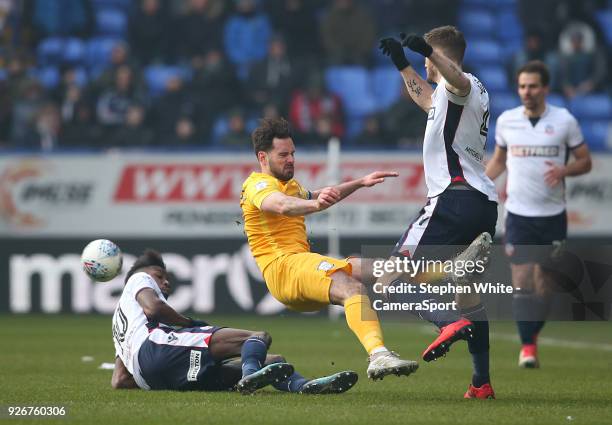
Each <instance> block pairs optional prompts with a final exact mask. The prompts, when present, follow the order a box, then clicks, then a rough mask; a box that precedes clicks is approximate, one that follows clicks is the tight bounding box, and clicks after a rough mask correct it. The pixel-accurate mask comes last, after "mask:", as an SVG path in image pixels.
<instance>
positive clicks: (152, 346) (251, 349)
mask: <svg viewBox="0 0 612 425" xmlns="http://www.w3.org/2000/svg"><path fill="white" fill-rule="evenodd" d="M170 288H171V287H170V282H169V281H168V274H167V272H166V266H165V264H164V261H163V259H162V257H161V255H160V254H159V253H157V252H155V251H152V250H147V251H145V253H144V254H143V255H142V256H141V257H139V258H138V259H137V260H136V262H135V263H134V265H133V266H132V268H131V269H130V271H129V272H128V273H127V276H126V284H125V288H124V290H123V293H122V294H121V298H120V299H119V303H118V305H117V308H116V310H115V314H114V316H113V340H114V343H115V351H116V358H115V369H114V371H113V377H112V380H111V385H112V387H113V388H116V389H121V388H138V387H139V388H142V389H145V390H179V391H185V390H201V391H220V390H231V389H234V388H235V389H237V390H238V391H240V392H241V393H243V394H250V393H252V392H254V391H256V390H258V389H260V388H263V387H265V386H267V385H270V384H272V385H274V387H275V388H277V389H278V390H280V391H288V392H298V393H304V394H337V393H341V392H345V391H347V390H349V389H350V388H351V387H352V386H353V385H354V384H355V382H357V374H356V373H354V372H351V371H344V372H340V373H336V374H333V375H330V376H325V377H322V378H317V379H312V380H307V379H305V378H304V377H302V376H301V375H300V374H298V373H297V372H295V371H294V369H293V366H292V365H290V364H288V363H286V362H285V360H284V358H283V357H282V356H279V355H268V354H267V351H268V348H269V347H270V344H271V342H272V339H271V337H270V335H269V334H268V333H266V332H261V331H259V332H254V331H247V330H242V329H231V328H223V327H216V326H211V325H209V324H207V323H205V322H202V321H199V320H193V319H191V318H189V317H185V316H183V315H181V314H179V313H178V312H176V311H175V310H174V309H173V308H172V307H171V306H170V305H169V304H168V303H167V302H166V297H167V296H168V294H169V293H170ZM237 357H239V360H238V359H237Z"/></svg>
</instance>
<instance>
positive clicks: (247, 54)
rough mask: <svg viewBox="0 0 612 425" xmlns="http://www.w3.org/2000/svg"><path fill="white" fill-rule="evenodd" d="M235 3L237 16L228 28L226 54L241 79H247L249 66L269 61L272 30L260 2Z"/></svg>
mask: <svg viewBox="0 0 612 425" xmlns="http://www.w3.org/2000/svg"><path fill="white" fill-rule="evenodd" d="M234 3H235V4H236V12H235V13H233V14H232V15H231V16H230V17H229V18H228V20H227V22H226V24H225V28H224V46H225V53H226V54H227V57H228V58H229V60H230V61H231V62H232V63H234V64H236V66H238V67H239V69H238V72H239V73H240V76H241V77H246V76H247V75H248V67H249V65H250V64H251V63H253V62H255V61H258V60H261V59H263V58H265V56H266V54H267V52H268V43H269V40H270V37H271V35H272V26H271V25H270V20H269V19H268V16H267V15H266V14H265V13H263V12H262V11H261V10H259V3H258V2H257V1H256V0H235V1H234Z"/></svg>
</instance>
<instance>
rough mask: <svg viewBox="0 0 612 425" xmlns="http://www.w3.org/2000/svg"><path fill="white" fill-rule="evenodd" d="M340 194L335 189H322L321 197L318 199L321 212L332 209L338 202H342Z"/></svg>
mask: <svg viewBox="0 0 612 425" xmlns="http://www.w3.org/2000/svg"><path fill="white" fill-rule="evenodd" d="M340 199H341V198H340V192H338V190H337V189H335V188H333V187H324V188H323V189H321V192H320V193H319V196H318V197H317V203H318V204H319V210H324V209H326V208H329V207H331V206H332V205H334V204H335V203H336V202H339V201H340Z"/></svg>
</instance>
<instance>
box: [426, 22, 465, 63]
mask: <svg viewBox="0 0 612 425" xmlns="http://www.w3.org/2000/svg"><path fill="white" fill-rule="evenodd" d="M423 38H424V39H425V41H426V42H427V43H429V44H430V45H432V47H437V48H438V49H440V50H442V52H443V53H444V55H445V56H447V57H449V58H450V59H452V60H455V61H457V62H459V63H461V62H463V55H465V48H466V43H465V37H464V36H463V33H462V32H461V31H459V30H458V29H457V27H455V26H452V25H444V26H442V27H436V28H434V29H432V30H430V31H428V32H427V33H426V34H425V35H424V36H423Z"/></svg>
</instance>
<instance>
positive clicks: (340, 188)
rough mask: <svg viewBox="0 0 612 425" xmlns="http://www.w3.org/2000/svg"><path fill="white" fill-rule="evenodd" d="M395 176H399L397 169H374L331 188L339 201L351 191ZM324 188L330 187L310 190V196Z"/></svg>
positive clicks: (316, 195) (316, 194)
mask: <svg viewBox="0 0 612 425" xmlns="http://www.w3.org/2000/svg"><path fill="white" fill-rule="evenodd" d="M397 176H399V173H398V172H397V171H374V172H373V173H370V174H368V175H366V176H363V177H362V178H360V179H356V180H351V181H348V182H344V183H340V184H338V185H336V186H334V187H333V188H332V189H334V190H336V191H337V192H338V193H339V195H340V199H338V201H340V200H342V199H344V198H346V197H347V196H349V195H350V194H351V193H353V192H354V191H356V190H357V189H361V188H362V187H372V186H376V185H377V184H380V183H383V182H384V181H385V178H386V177H397ZM325 189H330V188H324V189H319V190H315V191H314V192H312V197H313V198H315V197H318V196H319V195H320V193H321V192H322V191H323V190H325ZM336 202H337V201H336Z"/></svg>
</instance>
